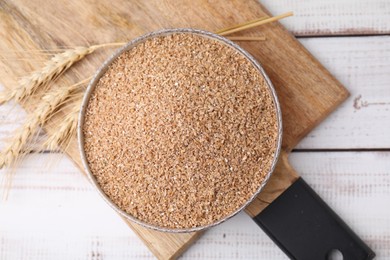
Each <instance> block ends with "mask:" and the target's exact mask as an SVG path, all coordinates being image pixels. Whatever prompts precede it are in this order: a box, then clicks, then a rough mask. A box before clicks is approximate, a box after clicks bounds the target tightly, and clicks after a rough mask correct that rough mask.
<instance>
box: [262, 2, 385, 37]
mask: <svg viewBox="0 0 390 260" xmlns="http://www.w3.org/2000/svg"><path fill="white" fill-rule="evenodd" d="M260 2H261V3H263V4H264V6H265V7H267V8H268V9H269V10H270V11H271V13H273V14H279V13H284V12H288V11H294V16H293V17H291V18H288V19H285V20H282V23H283V25H285V26H286V27H287V29H288V30H290V31H291V32H293V33H294V34H295V35H299V36H312V35H351V34H352V35H357V34H358V35H360V34H389V33H390V1H388V0H369V1H367V0H305V1H296V0H276V1H275V0H261V1H260Z"/></svg>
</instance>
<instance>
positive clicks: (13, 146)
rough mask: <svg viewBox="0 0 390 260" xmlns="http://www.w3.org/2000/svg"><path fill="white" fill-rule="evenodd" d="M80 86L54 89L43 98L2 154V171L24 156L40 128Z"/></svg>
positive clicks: (0, 154)
mask: <svg viewBox="0 0 390 260" xmlns="http://www.w3.org/2000/svg"><path fill="white" fill-rule="evenodd" d="M80 85H81V83H77V84H74V85H72V86H70V87H67V88H58V89H53V90H51V91H50V92H48V93H47V94H45V95H44V96H43V97H42V99H41V103H40V104H39V105H38V106H37V108H36V109H35V110H34V112H33V113H32V114H30V115H29V117H28V118H27V120H26V122H25V123H24V125H23V126H22V127H21V128H19V129H18V131H17V132H16V134H15V136H14V137H13V138H12V140H11V142H10V143H9V144H8V145H7V146H6V148H5V149H4V150H3V152H2V153H0V169H1V168H3V167H9V166H11V165H12V163H13V162H14V161H15V159H17V158H18V157H19V156H21V155H22V154H23V147H24V146H25V145H26V144H27V143H28V141H29V140H30V138H31V137H32V136H33V135H34V134H35V133H36V131H37V129H38V127H39V126H40V125H43V124H44V123H45V122H46V121H47V119H48V117H49V116H50V114H51V113H53V112H54V111H55V110H56V109H57V108H58V107H59V106H60V105H61V104H63V102H64V101H66V100H67V99H68V98H69V96H70V94H71V93H72V92H73V91H75V90H76V89H77V88H79V86H80Z"/></svg>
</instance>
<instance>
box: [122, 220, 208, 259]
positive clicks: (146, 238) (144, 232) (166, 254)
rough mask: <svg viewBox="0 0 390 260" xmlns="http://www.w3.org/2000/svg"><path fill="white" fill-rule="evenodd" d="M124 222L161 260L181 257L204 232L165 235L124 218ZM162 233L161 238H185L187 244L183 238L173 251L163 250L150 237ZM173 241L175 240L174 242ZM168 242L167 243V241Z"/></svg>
mask: <svg viewBox="0 0 390 260" xmlns="http://www.w3.org/2000/svg"><path fill="white" fill-rule="evenodd" d="M122 219H123V221H125V222H126V224H127V225H128V226H129V227H130V228H131V229H132V230H133V231H134V233H136V235H137V236H138V237H139V238H141V240H142V242H143V243H144V244H145V245H146V246H147V247H148V248H149V250H150V251H151V252H152V253H153V255H154V256H155V257H157V258H158V259H161V260H165V259H177V258H178V257H180V256H181V255H182V254H183V253H184V252H185V251H186V250H187V249H188V248H189V247H190V246H191V245H192V244H193V243H194V242H196V241H197V240H198V239H199V238H200V237H201V236H202V235H203V234H204V231H197V232H192V233H164V232H159V231H155V230H151V229H147V228H144V227H142V226H140V225H138V224H135V223H131V222H129V221H128V220H126V219H125V218H123V217H122ZM156 232H158V233H160V234H159V235H160V236H166V237H171V236H183V237H185V238H184V239H185V240H186V242H184V243H182V242H183V238H181V243H180V245H179V244H175V246H176V247H175V248H173V250H166V248H165V250H161V245H157V246H156V245H155V244H153V243H151V240H150V237H151V236H154V235H153V233H156ZM160 239H161V238H160ZM172 241H173V240H172ZM165 242H166V241H165Z"/></svg>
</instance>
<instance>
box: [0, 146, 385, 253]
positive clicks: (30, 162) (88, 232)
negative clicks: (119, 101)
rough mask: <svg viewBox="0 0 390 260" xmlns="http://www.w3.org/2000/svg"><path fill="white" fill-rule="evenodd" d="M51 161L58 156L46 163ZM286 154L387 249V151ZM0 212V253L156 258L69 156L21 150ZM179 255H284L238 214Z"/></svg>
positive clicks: (379, 249) (368, 237)
mask: <svg viewBox="0 0 390 260" xmlns="http://www.w3.org/2000/svg"><path fill="white" fill-rule="evenodd" d="M49 161H55V162H57V163H55V164H54V165H53V166H52V167H51V168H48V167H49V165H47V162H49ZM290 161H291V163H292V165H293V166H294V167H295V168H296V169H297V171H299V172H300V173H301V175H302V176H303V177H304V178H305V180H306V181H307V182H309V183H310V185H311V186H312V187H314V189H315V190H316V191H317V192H318V193H319V194H320V195H321V196H322V198H323V199H325V200H326V202H327V203H328V204H329V205H331V207H332V208H334V209H335V210H336V211H337V212H338V213H339V214H340V215H341V217H342V218H343V219H344V220H345V221H346V222H347V223H348V224H349V225H350V226H352V228H353V229H354V231H356V232H357V233H358V234H359V235H360V236H361V237H362V238H363V239H364V241H366V242H367V243H368V244H369V245H370V246H371V247H372V248H373V250H374V251H375V252H376V253H377V255H378V257H377V258H378V259H386V257H387V256H388V255H390V237H389V234H390V223H389V219H390V209H389V207H385V206H384V205H387V203H388V201H389V200H390V187H389V186H390V152H336V153H335V152H331V153H322V152H313V153H306V152H300V153H292V154H291V155H290ZM2 173H3V172H0V174H2ZM1 191H2V190H0V192H1ZM0 214H1V218H0V230H1V232H0V259H5V260H6V259H31V258H34V259H40V260H49V259H58V260H62V259H79V258H81V259H99V258H104V259H116V260H117V259H118V260H120V259H154V258H153V255H152V254H151V253H150V252H149V250H148V248H147V247H146V246H144V245H143V243H142V242H141V240H140V239H139V238H137V236H136V235H135V233H133V232H131V231H129V230H128V228H127V226H126V225H125V224H124V222H123V221H122V220H121V219H120V218H119V217H118V216H117V215H116V214H115V213H114V212H113V211H112V210H111V209H110V208H109V207H108V206H107V205H106V203H104V202H103V201H102V200H100V199H99V195H98V194H97V193H96V192H95V191H94V190H93V188H92V187H91V186H90V185H89V183H88V182H87V181H86V179H85V178H83V176H82V175H80V173H79V170H78V169H77V168H76V167H75V166H74V165H73V163H72V162H71V161H70V160H69V159H67V158H65V157H61V156H60V155H58V154H41V155H38V156H29V157H28V158H27V160H26V161H25V163H23V165H21V167H20V168H19V169H18V170H17V171H16V173H15V180H14V188H13V189H12V190H11V193H10V197H9V200H8V201H7V202H4V201H2V202H1V203H0ZM26 216H28V217H26ZM58 223H61V224H60V225H59V224H58ZM59 234H61V235H59ZM183 259H192V260H200V259H205V260H207V259H272V260H275V259H286V257H285V255H284V254H283V253H282V252H281V251H280V250H279V249H278V248H277V247H276V246H275V245H274V244H273V242H272V241H271V240H270V239H269V238H268V237H267V236H266V235H265V234H264V233H263V232H262V231H261V230H260V229H259V228H258V227H257V226H256V225H255V224H254V223H253V222H252V221H251V220H250V219H249V217H248V216H247V215H245V214H240V215H238V216H237V217H234V218H233V219H231V220H229V221H227V222H226V223H223V224H222V225H220V226H217V227H215V228H213V229H211V230H209V231H207V232H206V233H205V234H204V235H203V236H202V237H201V238H200V239H199V240H198V242H196V243H195V244H194V245H193V246H192V247H191V248H190V249H189V250H188V251H187V252H186V253H184V255H183Z"/></svg>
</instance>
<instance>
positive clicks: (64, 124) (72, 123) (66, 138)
mask: <svg viewBox="0 0 390 260" xmlns="http://www.w3.org/2000/svg"><path fill="white" fill-rule="evenodd" d="M81 100H82V98H79V99H77V100H76V101H74V102H73V103H72V104H71V110H70V111H69V113H68V114H67V115H66V116H65V119H64V120H63V121H61V122H60V123H59V126H58V127H57V129H56V131H55V133H54V134H52V135H51V136H50V137H49V138H48V139H47V140H46V142H45V143H44V145H43V146H44V147H45V148H46V149H48V150H57V149H59V148H61V149H62V150H63V151H66V149H67V148H68V145H69V143H70V140H71V138H72V137H73V136H74V135H75V134H76V130H77V122H78V118H79V112H80V108H81Z"/></svg>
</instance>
